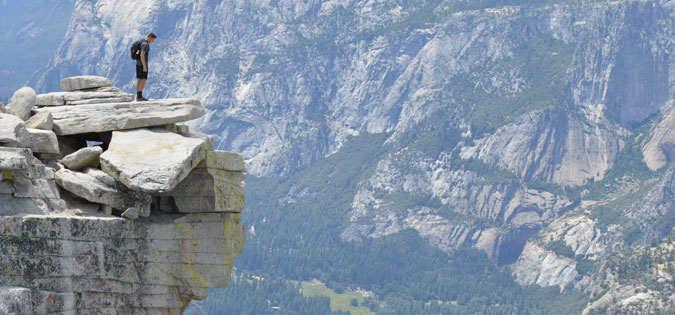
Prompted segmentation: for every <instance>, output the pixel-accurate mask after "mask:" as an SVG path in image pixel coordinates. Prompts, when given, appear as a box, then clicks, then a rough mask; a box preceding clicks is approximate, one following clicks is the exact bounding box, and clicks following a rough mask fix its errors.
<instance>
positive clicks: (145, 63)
mask: <svg viewBox="0 0 675 315" xmlns="http://www.w3.org/2000/svg"><path fill="white" fill-rule="evenodd" d="M146 55H147V53H146V52H145V51H141V63H142V64H143V71H144V72H148V62H147V61H146V59H147V58H146Z"/></svg>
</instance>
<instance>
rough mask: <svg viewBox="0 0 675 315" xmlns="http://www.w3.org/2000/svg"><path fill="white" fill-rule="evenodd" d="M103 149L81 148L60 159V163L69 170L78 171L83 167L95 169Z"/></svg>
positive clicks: (97, 147)
mask: <svg viewBox="0 0 675 315" xmlns="http://www.w3.org/2000/svg"><path fill="white" fill-rule="evenodd" d="M102 153H103V149H102V148H101V147H99V146H96V147H87V148H82V149H79V150H77V151H75V152H74V153H71V154H69V155H67V156H65V157H63V158H62V159H61V163H63V165H64V166H65V167H67V168H68V169H71V170H74V171H76V170H80V169H83V168H85V167H93V168H96V167H98V165H99V164H100V159H99V157H100V156H101V154H102Z"/></svg>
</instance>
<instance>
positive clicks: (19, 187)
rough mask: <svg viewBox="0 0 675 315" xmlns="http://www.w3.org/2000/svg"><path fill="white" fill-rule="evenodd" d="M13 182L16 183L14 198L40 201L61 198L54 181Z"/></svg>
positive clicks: (27, 180)
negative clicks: (38, 199)
mask: <svg viewBox="0 0 675 315" xmlns="http://www.w3.org/2000/svg"><path fill="white" fill-rule="evenodd" d="M12 182H13V183H14V190H15V192H14V197H18V198H40V199H59V198H61V195H60V194H59V190H58V189H57V188H56V183H55V182H54V180H49V179H27V178H15V179H14V180H13V181H12Z"/></svg>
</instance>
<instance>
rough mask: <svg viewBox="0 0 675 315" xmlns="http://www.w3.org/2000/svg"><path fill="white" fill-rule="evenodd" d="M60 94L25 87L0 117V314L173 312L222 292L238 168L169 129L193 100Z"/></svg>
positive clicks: (85, 79) (85, 90) (240, 202)
mask: <svg viewBox="0 0 675 315" xmlns="http://www.w3.org/2000/svg"><path fill="white" fill-rule="evenodd" d="M61 88H62V89H63V90H64V91H63V92H55V93H48V94H41V95H35V91H33V90H32V89H30V88H22V89H21V90H19V91H17V92H16V93H15V94H14V97H12V101H11V102H10V104H9V105H8V106H7V109H6V111H7V112H8V113H0V172H1V173H0V174H1V175H0V248H2V251H1V252H0V313H31V314H41V313H54V312H57V313H60V312H66V313H67V312H84V313H88V312H94V313H110V314H114V313H119V314H147V313H180V312H181V311H182V310H183V309H184V308H185V307H186V306H187V305H188V304H189V302H190V301H191V300H192V299H203V298H205V297H206V292H207V289H208V288H212V287H224V286H226V285H227V283H228V280H229V276H230V271H231V268H232V261H233V260H234V257H236V255H237V254H238V253H240V252H241V250H242V248H243V241H244V236H245V228H244V225H243V223H241V222H240V219H241V214H240V213H241V211H242V209H243V207H244V203H245V198H244V192H245V185H244V179H245V173H244V161H243V158H242V156H241V155H240V154H237V153H231V152H225V151H215V150H214V147H213V140H212V138H211V136H208V135H205V134H201V133H191V132H190V131H189V129H188V128H187V126H183V125H176V123H180V122H184V121H188V120H191V119H195V118H199V117H201V116H202V115H203V114H204V111H205V110H204V107H203V106H202V105H201V103H200V102H199V100H197V99H163V100H152V101H147V102H133V101H132V100H133V95H131V94H128V93H124V92H122V91H120V90H119V89H117V88H115V87H113V86H112V84H111V83H110V80H108V79H107V78H103V77H94V76H80V77H71V78H66V79H64V80H62V81H61ZM129 219H136V220H133V221H129ZM3 301H4V302H3ZM17 301H24V302H25V303H24V302H17Z"/></svg>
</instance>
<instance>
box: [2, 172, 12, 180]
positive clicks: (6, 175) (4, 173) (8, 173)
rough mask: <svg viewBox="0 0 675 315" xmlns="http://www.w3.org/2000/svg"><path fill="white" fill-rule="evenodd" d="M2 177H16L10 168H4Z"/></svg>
mask: <svg viewBox="0 0 675 315" xmlns="http://www.w3.org/2000/svg"><path fill="white" fill-rule="evenodd" d="M2 177H3V178H6V179H10V180H11V179H14V174H12V171H10V170H2Z"/></svg>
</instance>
